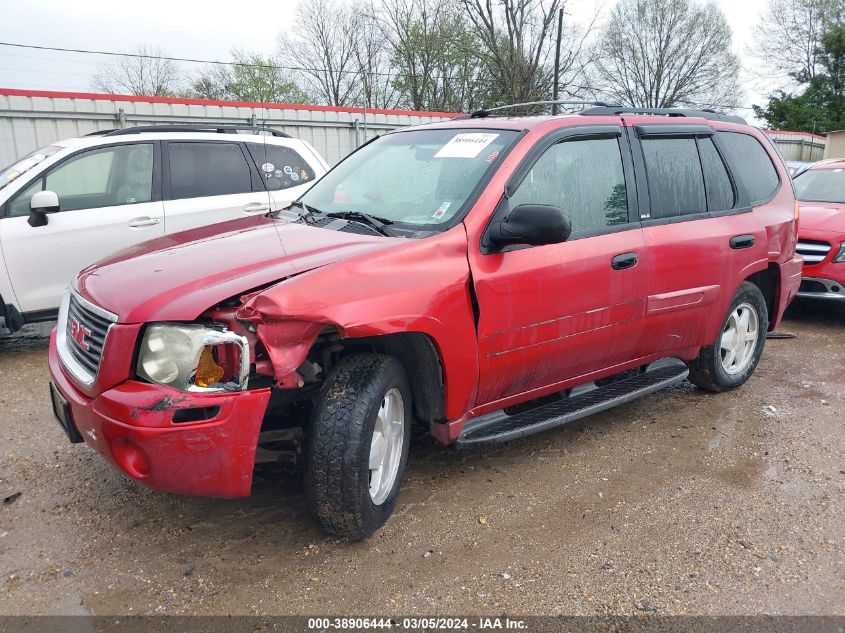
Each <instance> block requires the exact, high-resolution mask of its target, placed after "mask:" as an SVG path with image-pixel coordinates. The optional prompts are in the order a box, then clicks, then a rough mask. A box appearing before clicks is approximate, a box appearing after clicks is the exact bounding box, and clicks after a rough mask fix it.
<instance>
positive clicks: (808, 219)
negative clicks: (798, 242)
mask: <svg viewBox="0 0 845 633" xmlns="http://www.w3.org/2000/svg"><path fill="white" fill-rule="evenodd" d="M802 229H807V230H810V231H829V232H831V233H836V234H841V233H845V204H837V203H835V202H802V203H801V217H800V219H799V220H798V232H799V233H800V232H801V230H802Z"/></svg>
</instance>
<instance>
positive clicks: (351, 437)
mask: <svg viewBox="0 0 845 633" xmlns="http://www.w3.org/2000/svg"><path fill="white" fill-rule="evenodd" d="M411 420H412V417H411V389H410V386H409V384H408V377H407V375H406V373H405V369H404V368H403V367H402V364H401V363H400V362H399V361H398V360H397V359H396V358H394V357H392V356H386V355H383V354H369V353H368V354H355V355H352V356H348V357H346V358H344V359H342V360H341V361H340V362H339V363H338V364H337V366H336V367H335V368H334V370H333V371H332V372H331V374H329V377H328V378H327V379H326V383H325V385H324V386H323V390H322V392H321V395H320V398H319V401H318V402H317V407H316V410H315V412H314V417H313V419H312V421H311V426H310V427H309V428H308V431H307V439H306V450H305V493H306V495H307V497H308V500H309V503H310V505H311V508H312V510H313V511H314V514H316V515H317V518H318V520H319V521H320V523H321V524H322V526H323V528H325V530H326V531H328V532H331V533H332V534H337V535H338V536H346V537H350V538H363V537H365V536H367V535H369V534H371V533H372V532H374V531H375V530H377V529H378V528H380V527H381V526H382V525H384V523H385V522H386V521H387V519H388V518H390V515H391V514H392V513H393V510H394V508H395V507H396V501H397V499H398V498H399V487H400V484H401V481H402V473H403V472H404V470H405V463H406V462H407V460H408V445H409V443H410V434H411Z"/></svg>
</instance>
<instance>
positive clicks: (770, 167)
mask: <svg viewBox="0 0 845 633" xmlns="http://www.w3.org/2000/svg"><path fill="white" fill-rule="evenodd" d="M717 136H718V141H719V146H720V147H721V148H722V150H723V152H724V153H725V157H726V158H727V159H728V163H729V164H730V167H731V173H733V175H734V178H735V179H736V181H737V185H738V186H740V187H742V188H744V189H745V191H746V192H747V194H748V198H749V202H750V203H751V204H752V205H755V204H759V203H761V202H766V201H767V200H769V199H771V197H772V196H773V195H774V194H775V192H776V191H777V190H778V187H779V186H780V178H778V172H777V170H776V169H775V166H774V164H773V163H772V159H771V157H770V156H769V153H768V152H767V151H766V150H765V149H764V148H763V145H762V144H761V143H760V141H758V140H757V139H756V138H755V137H753V136H751V135H750V134H743V133H741V132H718V134H717Z"/></svg>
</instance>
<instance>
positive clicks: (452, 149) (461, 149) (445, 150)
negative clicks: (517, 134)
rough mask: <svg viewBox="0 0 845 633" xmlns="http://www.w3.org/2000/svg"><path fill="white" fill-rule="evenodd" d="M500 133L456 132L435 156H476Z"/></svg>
mask: <svg viewBox="0 0 845 633" xmlns="http://www.w3.org/2000/svg"><path fill="white" fill-rule="evenodd" d="M498 136H499V135H498V134H490V133H487V132H470V133H465V134H455V136H453V137H452V138H451V140H450V141H449V142H448V143H446V144H445V145H444V146H443V147H441V148H440V151H438V152H437V153H436V154H435V155H434V157H435V158H475V157H476V156H478V155H479V154H480V153H481V150H483V149H484V148H485V147H487V146H488V145H490V143H492V142H493V141H494V140H495V139H496V137H498Z"/></svg>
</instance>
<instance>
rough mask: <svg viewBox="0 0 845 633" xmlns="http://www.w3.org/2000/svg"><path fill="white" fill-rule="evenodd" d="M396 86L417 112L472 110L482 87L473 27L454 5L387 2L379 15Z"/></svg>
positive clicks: (443, 0) (447, 0)
mask: <svg viewBox="0 0 845 633" xmlns="http://www.w3.org/2000/svg"><path fill="white" fill-rule="evenodd" d="M376 15H377V18H378V21H379V24H380V25H381V29H382V33H383V34H384V37H385V41H386V42H387V44H388V46H389V48H390V50H391V52H392V58H391V61H392V65H393V66H394V72H395V78H394V80H393V84H394V86H395V87H396V88H397V89H398V90H399V92H400V94H401V101H402V104H403V105H405V106H406V107H409V108H413V109H415V110H438V111H447V112H460V111H466V110H468V109H471V108H472V107H473V106H474V105H478V104H477V103H476V99H477V97H478V96H479V91H480V89H481V87H482V82H481V80H480V71H481V68H482V65H481V63H480V60H479V57H478V54H477V50H478V47H479V41H478V39H477V37H476V35H475V33H474V32H473V28H472V24H470V23H468V21H467V19H466V18H465V17H464V15H462V13H461V10H460V5H458V4H457V3H455V2H453V1H452V0H385V2H383V3H382V4H381V5H380V7H379V8H378V10H377V13H376Z"/></svg>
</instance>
